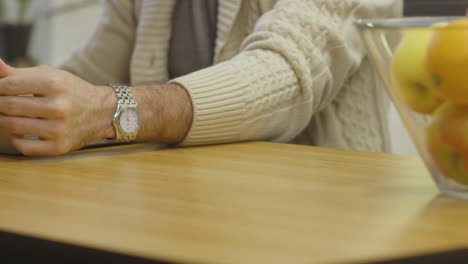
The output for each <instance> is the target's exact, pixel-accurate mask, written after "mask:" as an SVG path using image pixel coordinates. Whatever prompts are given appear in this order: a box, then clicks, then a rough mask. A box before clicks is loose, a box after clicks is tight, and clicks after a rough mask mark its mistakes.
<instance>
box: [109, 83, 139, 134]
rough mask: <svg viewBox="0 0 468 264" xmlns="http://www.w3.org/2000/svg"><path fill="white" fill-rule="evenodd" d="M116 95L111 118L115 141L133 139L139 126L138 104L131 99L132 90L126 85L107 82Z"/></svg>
mask: <svg viewBox="0 0 468 264" xmlns="http://www.w3.org/2000/svg"><path fill="white" fill-rule="evenodd" d="M108 86H110V87H112V88H113V89H114V91H115V94H116V95H117V109H116V111H115V114H114V118H113V119H112V125H113V126H114V130H115V139H114V140H113V141H115V142H122V143H123V142H130V141H133V140H135V138H136V136H137V134H138V129H139V128H140V115H139V112H138V104H137V103H136V102H135V100H133V97H132V92H131V91H130V88H128V86H126V85H115V84H108Z"/></svg>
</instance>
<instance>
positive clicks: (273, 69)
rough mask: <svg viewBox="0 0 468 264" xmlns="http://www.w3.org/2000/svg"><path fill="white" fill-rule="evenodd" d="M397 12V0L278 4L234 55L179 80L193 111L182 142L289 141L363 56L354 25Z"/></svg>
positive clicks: (308, 0)
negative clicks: (363, 20) (192, 116)
mask: <svg viewBox="0 0 468 264" xmlns="http://www.w3.org/2000/svg"><path fill="white" fill-rule="evenodd" d="M400 9H401V1H399V0H379V1H375V0H346V1H343V0H279V1H278V2H277V3H276V5H275V7H274V8H273V9H272V10H271V11H269V12H267V13H266V14H264V15H263V16H262V17H261V18H260V20H259V21H258V22H257V24H256V27H255V30H254V32H253V33H252V34H251V35H250V36H248V37H247V38H246V39H245V41H244V43H243V46H242V51H241V52H240V53H239V54H238V55H237V56H235V57H234V58H233V59H231V60H229V61H225V62H223V63H220V64H217V65H215V66H212V67H210V68H207V69H204V70H201V71H197V72H195V73H192V74H190V75H187V76H184V77H181V78H178V79H176V80H174V82H177V83H180V84H181V85H183V86H184V87H185V88H186V89H187V91H188V92H189V94H190V96H191V99H192V103H193V107H194V120H193V124H192V128H191V130H190V131H189V134H188V135H187V138H186V139H185V141H184V142H183V144H184V145H198V144H211V143H222V142H232V141H245V140H271V141H280V142H287V141H289V140H291V139H292V138H294V137H295V136H297V135H298V134H299V133H300V132H301V131H302V130H303V129H304V128H305V127H306V126H307V124H308V123H309V122H310V120H311V118H312V116H313V115H314V114H315V113H317V112H319V111H321V110H322V109H324V108H326V107H327V106H328V105H329V104H330V102H331V101H333V100H334V98H335V97H336V95H337V94H338V93H339V91H340V89H341V87H343V84H344V83H345V82H346V80H347V79H348V78H349V77H350V76H351V75H352V74H353V73H354V72H356V71H357V69H358V68H359V67H360V64H361V62H362V60H363V58H364V57H365V56H366V51H365V47H364V46H363V44H362V42H361V39H360V36H359V33H358V32H357V29H356V27H355V26H354V21H355V20H356V19H358V18H371V17H379V18H382V17H388V16H396V15H398V13H399V12H400ZM356 103H359V102H356Z"/></svg>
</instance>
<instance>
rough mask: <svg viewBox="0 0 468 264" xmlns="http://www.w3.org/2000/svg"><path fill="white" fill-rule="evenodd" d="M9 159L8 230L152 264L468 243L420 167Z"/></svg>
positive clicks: (4, 201) (307, 257)
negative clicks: (152, 263)
mask: <svg viewBox="0 0 468 264" xmlns="http://www.w3.org/2000/svg"><path fill="white" fill-rule="evenodd" d="M156 149H157V146H151V145H147V146H132V147H124V148H119V147H117V148H109V149H104V150H92V151H83V152H79V153H74V154H71V155H67V156H63V157H59V158H48V159H47V158H44V159H33V158H24V157H0V230H3V231H9V232H15V233H19V234H26V235H31V236H34V237H40V238H45V239H50V240H54V241H61V242H67V243H72V244H75V245H81V246H89V247H93V248H97V249H104V250H110V251H114V252H121V253H125V254H131V255H135V256H141V257H147V258H151V259H160V260H169V261H189V262H193V261H194V262H201V263H204V262H209V263H233V262H236V263H316V262H319V263H322V262H327V263H329V262H360V261H363V262H366V261H374V260H381V259H391V258H399V257H404V256H409V255H415V254H424V253H428V252H433V251H437V250H446V249H452V248H460V247H465V246H467V245H468V228H465V227H466V225H467V223H468V202H467V201H462V200H456V199H451V198H447V197H444V196H440V195H439V192H438V190H437V189H436V187H435V185H434V184H433V182H432V180H431V178H430V176H429V173H428V172H427V171H426V169H425V168H424V166H423V164H422V162H421V161H420V160H419V158H417V157H411V156H397V155H390V154H381V153H366V152H354V151H343V150H333V149H324V148H316V147H305V146H297V145H286V144H275V143H261V142H258V143H244V144H233V145H221V146H209V147H200V148H186V149H161V150H156Z"/></svg>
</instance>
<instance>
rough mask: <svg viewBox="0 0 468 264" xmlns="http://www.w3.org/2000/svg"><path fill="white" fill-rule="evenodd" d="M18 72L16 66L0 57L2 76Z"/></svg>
mask: <svg viewBox="0 0 468 264" xmlns="http://www.w3.org/2000/svg"><path fill="white" fill-rule="evenodd" d="M15 73H16V68H14V67H11V66H10V65H8V64H6V63H5V62H4V61H3V60H2V59H0V78H5V77H7V76H10V75H14V74H15Z"/></svg>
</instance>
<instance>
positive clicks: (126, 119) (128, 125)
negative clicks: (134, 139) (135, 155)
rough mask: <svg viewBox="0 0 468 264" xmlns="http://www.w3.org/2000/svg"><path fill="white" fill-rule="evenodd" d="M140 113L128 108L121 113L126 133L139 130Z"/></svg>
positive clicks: (122, 124)
mask: <svg viewBox="0 0 468 264" xmlns="http://www.w3.org/2000/svg"><path fill="white" fill-rule="evenodd" d="M138 123H139V122H138V113H137V112H136V111H135V110H128V111H125V112H123V113H122V114H121V115H120V127H121V128H122V130H123V131H125V133H133V132H136V131H137V130H138Z"/></svg>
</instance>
